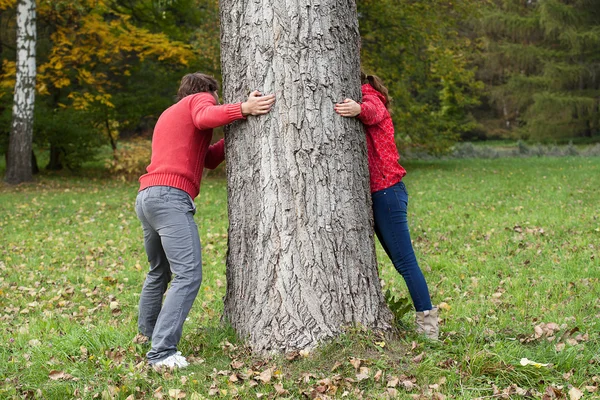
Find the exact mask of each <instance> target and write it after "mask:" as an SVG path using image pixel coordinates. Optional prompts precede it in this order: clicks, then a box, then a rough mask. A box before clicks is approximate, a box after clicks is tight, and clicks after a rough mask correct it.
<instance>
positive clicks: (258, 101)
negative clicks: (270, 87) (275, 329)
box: [242, 90, 275, 117]
mask: <svg viewBox="0 0 600 400" xmlns="http://www.w3.org/2000/svg"><path fill="white" fill-rule="evenodd" d="M273 103H275V95H274V94H269V95H266V96H263V95H262V94H261V93H260V92H259V91H258V90H255V91H253V92H252V93H250V95H249V96H248V100H246V101H245V102H243V103H242V115H243V116H244V117H245V116H247V115H262V114H266V113H268V112H269V111H271V106H272V105H273Z"/></svg>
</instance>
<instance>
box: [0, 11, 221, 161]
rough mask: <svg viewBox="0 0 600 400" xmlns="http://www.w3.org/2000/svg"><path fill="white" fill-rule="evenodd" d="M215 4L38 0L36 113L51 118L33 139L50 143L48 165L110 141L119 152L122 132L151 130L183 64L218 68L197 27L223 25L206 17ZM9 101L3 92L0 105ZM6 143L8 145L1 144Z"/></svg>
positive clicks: (5, 16)
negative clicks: (119, 139) (39, 1)
mask: <svg viewBox="0 0 600 400" xmlns="http://www.w3.org/2000/svg"><path fill="white" fill-rule="evenodd" d="M199 4H202V5H203V6H202V7H198V5H199ZM14 5H15V1H14V0H12V1H11V0H0V9H3V12H2V17H1V18H2V20H3V25H2V28H1V29H0V51H1V53H0V57H1V59H2V71H0V72H1V73H2V89H3V91H2V93H4V94H6V93H7V91H8V90H9V89H7V88H5V85H4V82H6V81H10V80H12V81H13V82H14V70H15V68H14V60H15V58H14V55H15V51H14V48H10V46H7V43H10V40H9V39H10V38H11V36H12V35H13V33H12V32H14V29H15V23H14V15H15V14H14ZM214 6H215V4H214V0H194V1H192V0H187V1H184V0H181V1H177V2H161V3H160V4H159V3H157V2H155V1H152V0H140V1H133V2H132V1H125V0H119V1H116V0H115V1H111V0H101V1H89V0H76V1H70V0H69V1H66V0H57V1H53V2H42V3H40V8H39V10H38V26H39V37H38V64H39V76H38V85H37V87H38V93H39V96H37V105H36V109H37V110H38V111H37V113H36V115H37V116H39V117H40V118H41V119H44V121H43V122H45V123H39V124H36V125H35V132H34V140H35V143H36V144H37V147H38V148H48V149H49V150H50V157H49V165H48V167H49V168H50V169H60V168H62V167H63V166H64V165H68V166H70V167H72V168H75V167H77V166H78V165H79V164H81V162H83V161H86V160H89V159H90V157H92V156H93V154H94V153H96V152H97V151H98V150H99V149H100V148H101V145H102V144H110V145H112V147H113V150H114V149H115V147H116V143H117V140H118V137H119V135H120V134H122V133H128V132H136V133H138V134H139V133H140V132H142V131H144V130H148V131H151V130H152V126H153V124H154V121H155V119H156V118H157V117H158V115H159V114H160V112H161V111H162V110H164V108H166V107H168V106H169V105H170V104H172V102H173V93H174V92H175V91H176V88H177V85H178V82H179V79H180V78H181V76H182V75H183V74H184V73H185V72H189V70H197V69H200V70H207V71H209V72H210V69H211V68H212V69H213V70H214V65H216V64H217V63H218V55H214V54H210V53H209V52H208V51H204V50H201V51H198V49H199V48H201V46H202V45H203V44H202V43H199V42H200V39H199V38H202V35H201V34H199V33H198V32H197V29H198V28H199V27H200V28H201V29H204V27H205V26H206V27H211V26H212V27H213V29H214V26H215V24H217V26H218V20H217V21H215V20H214V17H213V18H212V21H211V22H210V23H208V22H203V21H204V20H205V18H207V15H214V14H215V13H216V10H214ZM4 22H5V23H6V24H4ZM206 31H207V32H208V31H209V30H208V29H207V30H206ZM214 41H217V42H218V35H216V38H214V39H213V42H214ZM190 43H191V44H190ZM212 50H213V51H214V49H212ZM10 90H12V89H10ZM9 101H10V100H9V99H8V97H7V96H5V95H4V96H2V95H1V94H0V103H1V104H0V110H1V109H2V108H6V105H7V103H8V102H9ZM6 113H7V112H6V110H5V111H4V112H3V113H2V117H0V129H1V131H0V145H1V144H2V143H1V142H2V140H1V139H2V138H4V137H5V133H2V132H7V130H8V128H7V126H6V122H5V121H6V119H7V118H6ZM40 122H41V121H40ZM46 123H49V124H46ZM61 127H65V129H64V130H63V129H61ZM3 150H4V151H3ZM5 150H6V144H5V145H4V146H2V147H1V148H0V151H2V152H5ZM84 150H85V151H84Z"/></svg>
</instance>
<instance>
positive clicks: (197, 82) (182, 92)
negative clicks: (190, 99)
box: [175, 72, 219, 101]
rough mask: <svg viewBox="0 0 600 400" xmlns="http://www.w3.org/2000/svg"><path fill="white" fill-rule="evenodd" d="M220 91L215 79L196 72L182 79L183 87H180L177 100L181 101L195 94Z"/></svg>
mask: <svg viewBox="0 0 600 400" xmlns="http://www.w3.org/2000/svg"><path fill="white" fill-rule="evenodd" d="M218 89H219V84H218V83H217V81H216V80H215V78H213V77H212V76H210V75H206V74H203V73H200V72H194V73H193V74H187V75H185V76H184V77H183V78H181V85H179V90H178V91H177V96H176V97H175V100H176V101H179V100H181V99H183V98H184V97H185V96H189V95H190V94H194V93H201V92H215V91H217V90H218Z"/></svg>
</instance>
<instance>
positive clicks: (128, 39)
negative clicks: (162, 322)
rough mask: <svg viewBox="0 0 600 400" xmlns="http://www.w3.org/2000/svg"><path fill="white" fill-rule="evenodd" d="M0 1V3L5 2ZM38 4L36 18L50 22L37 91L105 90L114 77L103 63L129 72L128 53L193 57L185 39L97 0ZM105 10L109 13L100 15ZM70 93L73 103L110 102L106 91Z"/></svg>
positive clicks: (114, 71) (119, 71)
mask: <svg viewBox="0 0 600 400" xmlns="http://www.w3.org/2000/svg"><path fill="white" fill-rule="evenodd" d="M0 1H2V3H0V4H4V3H5V2H7V0H0ZM38 8H39V14H40V18H44V19H46V20H52V21H53V22H54V28H55V31H54V32H53V33H52V34H51V35H50V40H51V42H52V48H51V50H50V53H49V55H48V58H47V61H46V62H44V63H43V64H41V65H40V66H39V68H38V83H39V84H38V89H40V88H41V89H43V91H40V94H48V93H49V92H50V91H51V88H52V87H54V88H58V89H60V88H66V87H68V86H71V85H72V86H74V87H75V88H77V89H75V90H81V89H80V88H86V90H81V91H82V92H83V91H86V92H87V91H90V92H97V93H100V94H102V93H105V92H106V91H108V90H109V89H110V88H111V87H114V86H115V85H116V82H117V81H118V80H116V79H111V77H110V76H109V75H108V74H107V73H106V71H107V68H108V71H110V74H114V75H127V74H129V73H130V72H129V67H130V66H129V65H128V64H127V59H128V58H130V57H132V56H134V57H137V58H139V59H140V60H144V59H146V58H153V59H156V60H159V61H165V62H170V63H176V64H183V65H187V64H188V62H189V60H192V59H193V58H194V57H195V54H194V53H193V51H192V49H191V47H190V46H189V45H187V44H184V43H180V42H173V41H171V40H169V38H168V37H167V36H166V35H164V34H162V33H152V32H149V31H148V30H146V29H141V28H138V27H136V26H134V25H133V24H132V23H131V22H130V17H129V16H127V15H124V14H115V12H114V10H112V9H111V10H109V8H108V7H107V5H106V1H103V0H94V1H92V0H79V1H74V2H72V3H65V4H61V9H60V12H57V11H56V7H55V6H54V5H53V4H52V3H51V2H41V3H39V5H38ZM107 11H110V12H111V15H113V16H114V17H115V18H114V19H112V20H110V21H107V20H105V18H104V14H105V13H106V12H107ZM99 66H104V67H107V68H98V67H99ZM100 70H102V71H104V72H100ZM114 75H111V76H114ZM71 98H72V99H73V100H74V101H75V102H76V104H74V105H75V106H76V107H77V108H80V107H84V108H85V107H88V106H90V105H91V104H92V103H93V102H100V103H101V104H104V105H106V106H109V107H113V105H112V103H111V102H110V97H109V96H106V95H101V96H100V97H99V98H97V99H94V98H86V97H85V96H83V95H81V94H77V93H75V94H73V96H71Z"/></svg>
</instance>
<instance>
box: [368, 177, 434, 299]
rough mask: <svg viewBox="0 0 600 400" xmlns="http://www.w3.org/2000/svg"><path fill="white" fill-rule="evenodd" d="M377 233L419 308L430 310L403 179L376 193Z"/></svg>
mask: <svg viewBox="0 0 600 400" xmlns="http://www.w3.org/2000/svg"><path fill="white" fill-rule="evenodd" d="M372 197H373V217H374V219H375V233H376V234H377V237H378V238H379V241H380V242H381V245H382V246H383V248H384V250H385V251H386V253H387V254H388V256H389V257H390V259H391V261H392V263H393V264H394V267H395V268H396V270H397V271H398V272H399V273H400V274H401V275H402V277H403V278H404V281H405V282H406V286H407V287H408V291H409V293H410V297H411V298H412V301H413V304H414V306H415V309H416V310H417V311H426V310H431V309H432V308H433V307H432V305H431V298H430V296H429V289H428V287H427V282H426V281H425V277H424V276H423V272H422V271H421V268H419V264H418V263H417V258H416V256H415V253H414V250H413V247H412V243H411V240H410V232H409V229H408V218H407V208H408V193H407V192H406V188H405V186H404V183H403V182H400V183H398V184H396V185H394V186H392V187H390V188H387V189H384V190H380V191H378V192H375V193H373V196H372Z"/></svg>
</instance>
